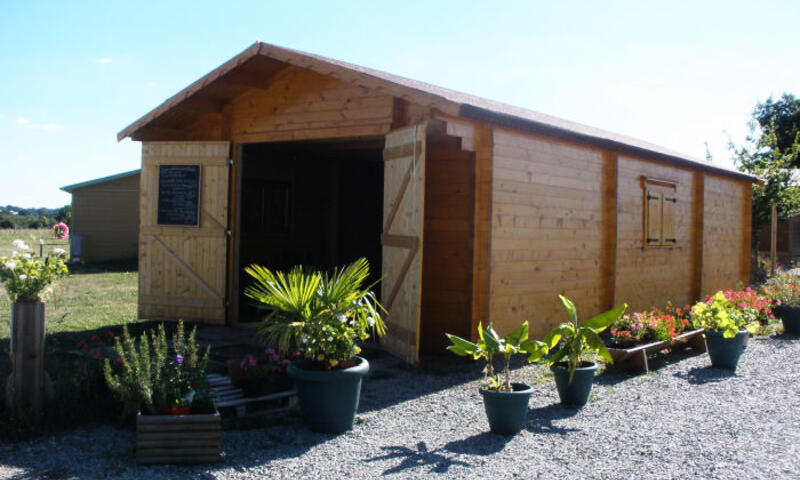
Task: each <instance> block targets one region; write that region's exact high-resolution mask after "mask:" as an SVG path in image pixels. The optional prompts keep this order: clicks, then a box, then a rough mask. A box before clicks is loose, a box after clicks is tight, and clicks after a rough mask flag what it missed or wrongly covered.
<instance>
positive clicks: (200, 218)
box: [139, 142, 230, 324]
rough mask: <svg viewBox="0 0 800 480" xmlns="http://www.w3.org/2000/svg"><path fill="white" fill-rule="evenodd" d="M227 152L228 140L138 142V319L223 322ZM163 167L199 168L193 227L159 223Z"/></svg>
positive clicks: (224, 305)
mask: <svg viewBox="0 0 800 480" xmlns="http://www.w3.org/2000/svg"><path fill="white" fill-rule="evenodd" d="M229 148H230V147H229V143H228V142H144V143H143V144H142V173H141V184H140V192H141V193H140V195H141V198H140V209H139V216H140V219H141V220H140V229H139V318H147V319H166V320H178V319H185V320H198V321H203V322H209V323H219V324H224V323H225V313H226V312H225V310H226V303H225V302H226V300H225V292H226V283H225V282H226V272H227V248H228V242H227V240H228V239H227V228H228V227H227V225H228V175H229V173H228V172H229V168H230V166H229V161H228V159H229ZM162 165H193V166H199V170H200V171H199V174H200V180H199V192H198V198H197V203H198V205H197V217H196V219H197V224H196V225H193V226H174V225H159V223H158V195H159V167H160V166H162ZM165 187H166V185H165ZM191 209H193V206H192V207H189V210H191ZM162 223H163V222H162Z"/></svg>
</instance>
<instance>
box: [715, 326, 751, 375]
mask: <svg viewBox="0 0 800 480" xmlns="http://www.w3.org/2000/svg"><path fill="white" fill-rule="evenodd" d="M705 335H706V346H707V347H708V356H709V357H711V366H712V367H714V368H727V369H730V370H736V365H738V364H739V357H741V356H742V352H743V351H744V347H745V342H746V341H747V337H748V333H747V330H739V333H737V334H736V336H735V337H733V338H725V337H723V336H722V332H717V331H714V330H706V331H705Z"/></svg>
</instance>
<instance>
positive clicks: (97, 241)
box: [61, 170, 139, 262]
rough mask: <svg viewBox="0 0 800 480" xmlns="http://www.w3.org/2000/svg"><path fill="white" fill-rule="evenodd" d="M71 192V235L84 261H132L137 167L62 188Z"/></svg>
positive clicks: (135, 235) (135, 238)
mask: <svg viewBox="0 0 800 480" xmlns="http://www.w3.org/2000/svg"><path fill="white" fill-rule="evenodd" d="M61 190H64V191H65V192H68V193H71V194H72V225H70V228H71V229H72V232H71V234H72V236H73V238H75V237H83V238H82V241H81V243H82V245H81V248H80V250H81V252H80V259H81V260H82V261H84V262H109V261H127V260H135V259H136V256H137V255H138V253H139V170H132V171H130V172H125V173H120V174H117V175H111V176H108V177H103V178H97V179H94V180H89V181H86V182H81V183H76V184H74V185H67V186H66V187H61Z"/></svg>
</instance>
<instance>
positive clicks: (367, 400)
mask: <svg viewBox="0 0 800 480" xmlns="http://www.w3.org/2000/svg"><path fill="white" fill-rule="evenodd" d="M799 356H800V340H798V339H789V338H786V337H782V336H778V337H772V338H767V339H751V341H750V345H749V346H748V348H747V351H746V352H745V354H744V356H743V357H742V360H741V362H740V364H739V369H738V371H737V372H736V374H735V375H733V374H731V373H729V372H726V371H723V370H715V369H712V368H710V367H709V361H708V356H707V355H690V354H688V353H687V354H679V359H680V361H675V362H671V363H668V364H665V365H664V366H662V367H661V368H660V369H658V370H657V371H656V372H655V373H650V374H647V375H640V376H627V375H623V374H610V373H606V374H604V375H602V376H600V377H598V379H597V380H596V381H595V390H594V392H593V397H592V400H591V401H590V403H589V404H588V405H587V406H586V407H585V408H584V409H582V410H579V411H576V410H571V409H566V408H562V407H561V406H559V405H558V403H557V402H558V398H557V394H556V392H555V387H554V385H553V382H552V379H551V378H550V377H549V376H547V375H545V372H546V369H545V368H544V367H542V366H538V365H520V366H519V368H517V369H516V371H515V378H516V379H520V380H523V381H525V382H527V383H530V384H532V385H534V386H535V389H536V393H535V394H534V396H533V398H532V399H531V403H530V412H529V414H528V425H527V429H526V430H523V431H522V432H521V433H520V434H519V435H517V436H515V437H513V438H505V437H499V436H495V435H490V434H488V433H487V431H488V426H487V423H486V419H485V415H484V412H483V404H482V401H481V397H480V395H479V394H478V392H477V388H478V384H479V383H478V382H477V381H476V380H475V379H476V378H478V376H479V366H478V365H476V364H473V363H460V362H459V359H456V358H455V357H454V358H453V359H450V358H449V357H447V358H443V359H441V360H440V361H438V362H436V363H435V365H437V367H436V369H422V370H416V369H410V368H405V367H403V366H402V365H401V364H399V363H398V362H397V361H396V360H394V359H392V358H391V357H389V356H387V355H385V354H375V355H373V356H372V358H371V361H372V363H373V370H372V372H373V376H372V377H370V378H368V379H367V380H366V382H365V388H364V391H363V395H362V404H361V410H360V412H359V420H358V424H357V425H356V427H355V428H354V429H353V430H352V431H350V432H348V433H346V434H343V435H339V436H331V435H321V434H315V433H311V432H310V431H308V430H307V429H306V428H305V427H304V426H303V424H302V423H301V421H300V419H299V418H297V417H295V416H292V417H289V418H287V419H285V421H283V422H280V423H281V424H280V425H275V426H272V427H269V428H261V429H254V430H247V431H226V432H225V434H224V436H223V446H224V450H225V457H224V460H223V462H222V463H220V464H217V465H211V466H198V467H178V466H159V467H136V466H135V465H134V463H133V456H132V443H133V433H132V432H131V431H128V430H124V429H116V428H113V427H106V426H103V427H98V428H91V429H90V428H83V429H79V430H74V431H70V432H68V433H63V434H59V435H56V436H53V437H50V438H47V439H43V440H38V441H32V442H26V443H20V444H15V445H5V444H1V445H0V477H2V478H120V479H125V478H140V479H147V480H156V479H162V478H237V479H239V478H241V479H256V478H258V479H260V478H292V479H302V478H312V479H340V478H378V477H387V478H430V477H441V478H458V479H461V478H489V477H490V476H495V477H496V478H557V479H567V478H658V479H666V478H752V479H758V478H765V479H766V478H769V479H776V478H798V477H799V476H800V472H798V470H800V369H798V367H797V364H798V362H797V360H796V359H797V358H798V357H799ZM453 372H456V373H453Z"/></svg>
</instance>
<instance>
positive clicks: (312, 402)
mask: <svg viewBox="0 0 800 480" xmlns="http://www.w3.org/2000/svg"><path fill="white" fill-rule="evenodd" d="M245 271H246V272H247V273H248V274H249V275H251V276H252V277H253V278H254V279H255V282H254V283H253V284H252V285H250V286H249V287H247V289H246V290H245V295H247V296H248V297H250V298H252V299H253V300H255V301H256V302H258V303H259V304H260V306H262V307H263V308H265V309H266V310H268V311H269V312H270V313H269V315H268V316H267V317H266V319H265V320H264V321H263V323H262V325H261V327H260V329H259V332H260V334H262V335H263V336H265V337H267V338H268V339H269V340H270V342H272V343H274V344H277V345H278V348H279V350H281V351H282V352H287V351H288V350H289V348H290V346H291V344H292V342H293V343H294V344H295V345H296V346H297V347H298V348H299V349H301V350H302V351H303V355H304V358H302V359H300V360H297V361H295V362H294V363H292V364H291V365H289V367H288V368H287V373H288V374H289V376H291V377H292V378H294V380H295V389H296V390H297V397H298V400H299V402H300V409H301V410H302V412H303V416H304V417H305V419H306V422H307V423H308V426H309V427H310V428H311V430H314V431H319V432H326V433H340V432H344V431H346V430H349V429H350V428H352V427H353V423H354V421H355V414H356V411H357V410H358V402H359V394H360V391H361V379H362V377H363V376H364V375H366V374H367V372H369V362H367V360H366V359H365V358H362V357H360V356H358V354H359V353H360V352H361V347H359V346H358V344H357V342H358V341H361V340H366V339H368V338H369V337H370V335H371V334H375V335H383V334H385V333H386V327H385V325H384V323H383V320H382V319H381V315H380V312H381V311H383V307H382V306H381V305H380V303H378V301H377V300H376V298H375V294H374V293H373V292H372V291H371V290H370V289H371V288H372V287H373V286H374V284H373V285H369V286H366V287H365V286H364V283H365V281H366V279H367V277H368V276H369V263H368V262H367V260H366V259H364V258H361V259H359V260H356V261H355V262H353V263H352V264H350V265H347V266H346V267H344V268H341V269H334V270H333V272H331V273H323V272H319V271H304V270H303V269H302V268H300V267H295V268H294V269H292V270H291V271H289V272H286V273H284V272H272V271H270V270H269V269H267V268H264V267H261V266H258V265H251V266H249V267H247V268H246V269H245Z"/></svg>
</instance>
